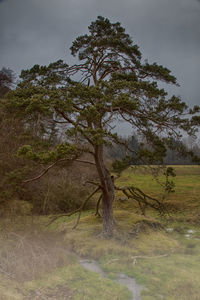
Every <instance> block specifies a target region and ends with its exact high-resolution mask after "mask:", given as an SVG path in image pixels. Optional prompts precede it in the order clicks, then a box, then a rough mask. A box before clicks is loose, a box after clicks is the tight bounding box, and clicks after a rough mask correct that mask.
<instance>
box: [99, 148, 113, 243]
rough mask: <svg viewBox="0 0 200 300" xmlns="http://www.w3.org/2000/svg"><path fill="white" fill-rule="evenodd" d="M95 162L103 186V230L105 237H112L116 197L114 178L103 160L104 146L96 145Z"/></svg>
mask: <svg viewBox="0 0 200 300" xmlns="http://www.w3.org/2000/svg"><path fill="white" fill-rule="evenodd" d="M95 162H96V167H97V172H98V175H99V179H100V183H101V187H102V219H103V231H102V234H103V235H104V236H105V237H111V236H112V234H113V229H114V227H115V224H116V222H115V219H114V216H113V202H114V197H115V190H114V179H113V177H112V176H111V175H110V173H109V171H108V170H107V168H106V167H105V164H104V160H103V146H96V149H95Z"/></svg>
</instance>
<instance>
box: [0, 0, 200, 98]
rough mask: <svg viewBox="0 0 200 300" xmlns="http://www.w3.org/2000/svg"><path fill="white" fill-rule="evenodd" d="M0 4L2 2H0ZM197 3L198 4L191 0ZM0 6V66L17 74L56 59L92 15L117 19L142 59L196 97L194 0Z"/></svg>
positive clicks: (11, 2)
mask: <svg viewBox="0 0 200 300" xmlns="http://www.w3.org/2000/svg"><path fill="white" fill-rule="evenodd" d="M0 1H1V2H2V0H0ZM197 1H198V2H197ZM4 2H5V3H4V5H2V6H1V10H0V44H1V48H0V68H1V67H2V66H5V67H9V68H12V69H14V70H15V71H17V72H19V71H20V70H21V69H22V68H27V67H30V66H32V65H33V64H35V63H39V64H47V63H49V62H50V61H54V60H56V59H59V58H63V59H66V60H67V61H68V62H72V58H71V56H70V51H69V47H70V46H71V43H72V41H73V40H74V39H75V38H76V37H77V36H78V35H81V34H84V33H85V32H87V27H88V25H89V24H90V22H91V21H93V20H95V19H96V17H97V16H98V15H102V16H105V17H108V18H109V19H111V20H112V21H120V22H121V23H122V25H123V26H124V27H125V28H126V30H127V32H128V33H129V34H130V35H131V36H132V38H133V40H134V41H135V42H136V43H137V44H138V45H139V46H140V49H141V51H142V53H143V57H144V58H148V59H149V61H150V62H153V61H157V62H158V63H160V64H163V65H165V66H167V67H168V68H169V69H171V70H172V71H173V73H174V74H175V75H176V77H177V78H178V81H179V82H180V84H181V88H179V89H173V91H174V92H175V93H176V94H180V95H182V96H183V98H184V100H186V101H187V102H188V103H189V102H190V103H193V104H195V103H198V102H199V95H200V85H199V78H200V51H199V49H200V38H199V37H200V5H199V2H200V0H168V1H165V0H123V1H121V0H101V1H99V0H67V1H66V0H56V1H55V0H43V1H41V0H17V1H16V0H6V1H4Z"/></svg>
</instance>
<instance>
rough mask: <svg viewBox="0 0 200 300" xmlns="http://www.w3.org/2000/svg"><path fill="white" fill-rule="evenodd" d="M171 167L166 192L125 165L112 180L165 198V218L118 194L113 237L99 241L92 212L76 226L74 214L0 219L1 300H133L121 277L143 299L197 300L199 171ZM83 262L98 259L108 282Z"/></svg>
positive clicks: (144, 172)
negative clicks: (129, 281) (170, 190)
mask: <svg viewBox="0 0 200 300" xmlns="http://www.w3.org/2000/svg"><path fill="white" fill-rule="evenodd" d="M173 167H174V168H175V170H176V177H174V178H173V180H174V182H175V192H174V193H170V194H167V193H166V192H165V191H163V187H162V183H164V181H165V178H164V176H162V174H161V176H159V178H158V179H157V178H155V177H152V175H151V174H150V173H149V172H148V170H147V168H146V167H142V166H140V167H138V168H135V167H130V168H129V169H127V170H125V171H124V172H123V173H122V175H121V177H119V178H117V179H116V182H115V184H116V185H117V186H119V187H122V186H130V185H134V186H137V187H139V188H140V189H142V190H143V191H144V192H145V193H147V194H149V195H151V196H152V197H157V198H158V199H162V201H163V204H164V206H165V207H166V208H167V213H166V214H164V215H160V214H159V213H157V212H156V211H154V210H152V209H150V208H147V210H146V215H145V216H144V215H142V213H141V211H140V207H139V206H138V204H137V202H135V201H133V199H125V198H124V195H123V194H122V193H121V192H120V191H119V192H117V194H116V200H115V210H114V211H115V213H114V214H115V218H116V221H117V224H118V226H117V230H116V233H115V235H114V237H113V238H112V239H110V240H106V239H103V238H102V237H101V236H100V233H101V226H102V225H101V218H100V217H99V216H95V215H94V210H87V211H84V212H83V213H82V216H81V219H80V223H79V226H78V227H77V228H76V229H73V225H74V224H75V222H76V218H77V216H76V215H73V216H71V217H61V218H58V219H57V220H56V221H55V222H53V223H52V224H51V225H49V226H46V224H47V223H48V222H49V220H51V218H52V216H15V217H13V218H11V219H2V220H1V223H0V226H1V227H0V232H1V239H0V245H1V248H0V295H1V296H0V299H5V300H6V299H27V300H28V299H75V300H76V299H81V300H82V299H88V300H89V299H91V300H92V299H99V300H100V299H116V300H117V299H118V300H120V299H121V300H126V299H127V300H128V299H133V296H132V295H131V293H130V291H129V290H128V289H127V287H125V286H123V285H120V284H119V283H117V282H116V278H117V276H118V275H119V274H125V275H126V276H128V277H130V278H135V279H136V281H137V282H138V284H140V285H141V286H142V287H143V288H142V292H141V299H142V300H157V299H165V300H177V299H178V300H188V299H190V300H199V299H200V296H199V290H200V268H199V263H200V196H199V195H200V167H199V166H173ZM161 173H162V171H161ZM160 183H161V184H160ZM93 200H94V201H95V200H96V199H93ZM80 259H87V260H91V261H95V262H96V263H97V264H98V265H99V267H100V268H101V270H102V271H103V272H105V274H106V277H104V276H102V275H101V274H98V273H97V272H92V271H89V270H86V269H85V268H84V267H83V266H82V265H81V264H80Z"/></svg>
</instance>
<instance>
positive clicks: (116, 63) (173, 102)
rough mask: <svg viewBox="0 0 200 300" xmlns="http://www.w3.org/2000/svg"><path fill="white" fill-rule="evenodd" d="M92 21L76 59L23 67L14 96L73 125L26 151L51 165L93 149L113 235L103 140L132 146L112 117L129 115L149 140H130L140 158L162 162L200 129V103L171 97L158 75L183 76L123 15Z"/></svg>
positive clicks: (27, 112)
mask: <svg viewBox="0 0 200 300" xmlns="http://www.w3.org/2000/svg"><path fill="white" fill-rule="evenodd" d="M88 28H89V33H88V34H85V35H82V36H79V37H78V38H76V40H75V41H74V42H73V44H72V47H71V53H72V55H73V56H74V57H75V56H77V57H78V60H79V62H77V64H74V65H73V66H68V65H67V64H65V63H64V62H63V61H61V60H59V61H57V62H55V63H51V64H50V65H49V66H48V67H46V66H39V65H35V66H34V67H33V68H31V69H30V70H25V71H22V73H21V82H20V84H19V85H18V87H17V88H16V90H15V91H13V92H11V93H9V95H8V98H9V101H7V102H9V105H10V109H13V110H15V111H16V110H17V109H19V110H20V111H21V114H22V115H23V116H24V117H25V116H28V117H29V118H31V117H33V116H36V115H38V114H40V116H43V117H46V116H48V118H52V119H53V120H54V121H55V122H57V123H59V122H61V123H63V122H64V124H66V125H67V126H68V128H67V131H66V140H67V142H66V143H61V144H59V145H58V146H57V147H56V148H55V149H52V150H51V151H49V152H35V151H34V150H33V149H32V148H31V147H30V146H24V147H22V148H21V149H20V151H19V154H21V155H24V156H25V157H27V158H31V159H34V160H35V161H38V162H40V163H41V162H42V163H48V162H50V161H51V162H53V164H52V165H54V164H56V163H59V162H60V163H61V162H62V161H76V160H77V159H78V158H79V157H80V155H81V154H82V153H83V152H88V153H89V154H90V155H91V157H92V160H91V161H88V163H89V164H94V165H95V166H96V169H97V172H98V176H99V183H98V184H97V188H96V190H95V191H99V190H100V191H101V193H102V220H103V235H105V236H112V234H113V229H114V228H115V225H116V223H115V219H114V216H113V201H114V197H115V183H114V178H113V176H111V174H110V172H109V170H108V169H107V167H106V165H105V160H104V147H105V146H106V145H108V144H110V143H111V142H112V143H116V144H123V145H124V147H127V144H126V143H124V142H123V141H121V140H120V138H119V137H118V134H117V133H113V131H112V126H113V122H114V121H115V122H117V120H118V119H121V120H124V121H125V122H127V123H129V124H131V125H132V128H133V130H135V132H138V133H139V134H140V136H143V139H144V140H145V144H148V147H145V144H144V145H143V146H141V147H140V148H138V149H130V148H129V147H128V150H129V151H132V152H133V153H135V154H134V155H135V157H137V158H138V159H140V160H141V161H143V163H145V164H152V163H155V162H159V163H162V161H163V158H164V156H165V154H166V147H170V145H171V141H172V138H173V137H175V138H176V139H178V138H180V137H181V133H182V132H183V131H185V132H186V133H188V134H190V135H193V134H195V131H196V127H197V126H198V125H199V124H200V117H198V116H196V113H198V112H199V111H200V110H199V107H197V106H196V107H194V108H193V109H189V108H188V107H187V105H186V104H185V103H184V102H182V101H181V99H180V98H179V97H176V96H172V97H171V98H168V95H167V92H166V91H165V90H164V89H161V88H159V87H158V82H165V83H169V84H177V82H176V78H175V77H174V76H173V75H171V72H170V71H169V70H168V69H167V68H165V67H163V66H160V65H158V64H157V63H153V64H149V63H148V62H147V61H144V62H143V61H142V56H141V53H140V51H139V48H138V46H137V45H135V44H134V43H133V41H132V39H131V38H130V36H129V35H128V34H127V33H125V29H124V28H123V27H122V26H121V25H120V23H119V22H117V23H111V22H110V21H109V20H108V19H106V18H103V17H98V18H97V19H96V21H94V22H92V23H91V25H90V26H89V27H88ZM180 151H181V149H180ZM182 151H183V149H182ZM194 158H196V159H197V157H194ZM85 163H87V162H86V161H85ZM49 168H50V167H49ZM38 178H39V177H38ZM94 184H95V182H94Z"/></svg>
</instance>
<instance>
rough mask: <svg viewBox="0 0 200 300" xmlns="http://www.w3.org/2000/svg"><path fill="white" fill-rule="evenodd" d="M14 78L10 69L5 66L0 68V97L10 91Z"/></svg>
mask: <svg viewBox="0 0 200 300" xmlns="http://www.w3.org/2000/svg"><path fill="white" fill-rule="evenodd" d="M14 79H15V76H14V72H13V71H12V70H10V69H7V68H2V69H1V70H0V98H2V97H3V96H4V95H5V94H6V93H7V92H8V91H10V89H11V87H12V86H13V83H14Z"/></svg>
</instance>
